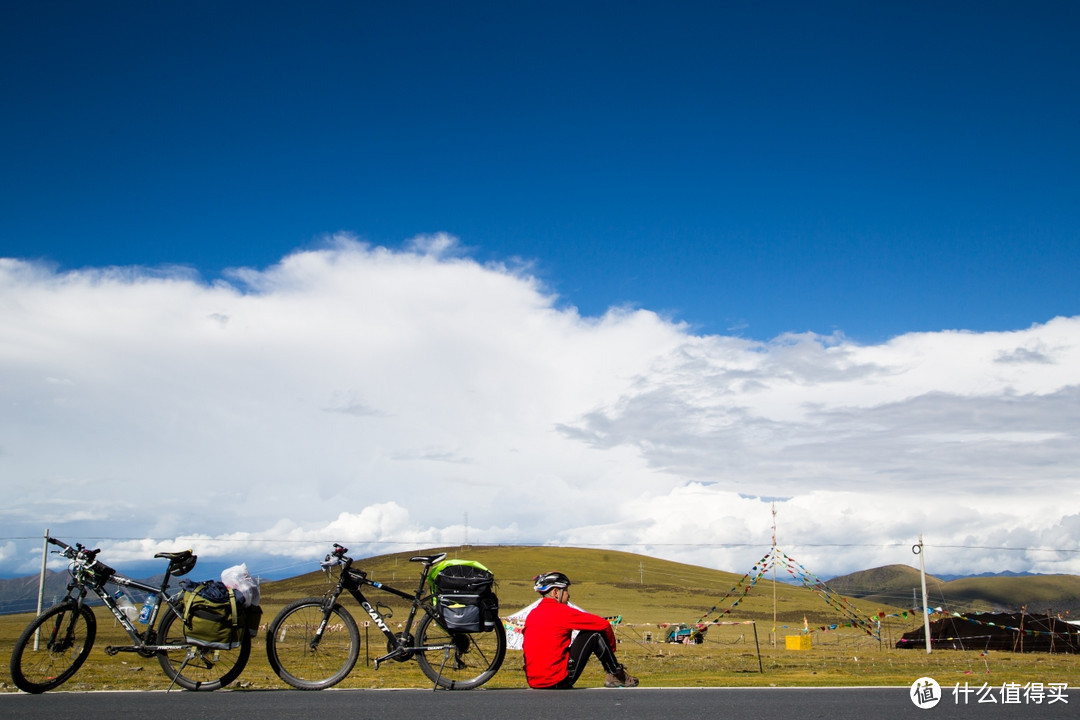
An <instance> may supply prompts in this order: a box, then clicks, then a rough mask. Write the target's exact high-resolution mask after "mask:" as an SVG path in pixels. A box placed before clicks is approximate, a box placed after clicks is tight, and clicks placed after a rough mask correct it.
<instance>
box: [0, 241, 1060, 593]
mask: <svg viewBox="0 0 1080 720" xmlns="http://www.w3.org/2000/svg"><path fill="white" fill-rule="evenodd" d="M0 313H2V315H3V318H4V321H3V323H0V401H2V402H3V403H4V408H5V412H4V413H2V414H0V476H2V478H3V480H2V482H3V487H4V493H5V498H6V502H5V503H4V505H3V507H0V526H2V527H3V528H4V531H3V534H4V535H5V537H2V538H0V542H3V543H6V545H5V546H4V552H3V553H0V572H4V573H18V572H32V571H33V569H34V568H35V566H36V563H38V562H39V559H38V557H36V556H35V553H36V552H37V547H39V544H38V543H36V542H32V541H29V540H22V539H19V538H33V537H39V536H40V534H41V531H42V530H43V529H44V528H45V527H49V528H50V529H52V531H53V532H54V533H55V534H57V535H59V536H61V537H65V539H68V540H70V541H75V540H80V539H82V538H90V537H93V538H130V539H129V540H113V541H109V542H108V543H105V542H103V543H99V544H103V545H105V546H106V547H107V548H108V549H109V550H110V551H111V552H113V553H114V555H112V556H110V557H112V558H113V559H114V560H117V562H120V561H121V559H128V558H130V559H131V560H132V561H134V560H136V559H140V558H146V557H149V556H151V555H152V554H153V552H156V551H158V550H162V549H172V546H173V545H174V544H177V543H179V544H183V545H184V546H188V545H192V546H196V547H197V551H198V552H199V553H200V554H201V555H203V556H221V557H236V558H237V559H238V560H244V559H246V560H247V561H248V563H249V565H251V566H253V567H256V569H257V565H258V563H259V562H265V563H267V564H272V563H273V562H275V560H274V558H279V559H281V558H299V557H313V556H316V555H318V554H319V553H321V552H324V551H325V548H326V547H327V543H328V542H329V541H334V540H339V541H342V542H345V543H347V544H352V545H354V546H358V547H359V548H361V549H363V550H365V551H369V552H380V551H383V550H386V549H409V548H420V547H427V546H431V545H446V544H456V543H459V542H461V541H462V540H463V539H464V538H465V536H466V535H468V537H469V538H470V539H471V540H472V541H473V542H481V543H484V542H489V543H513V542H527V543H537V542H538V543H547V542H553V543H561V544H584V545H601V546H603V545H608V546H618V547H620V548H624V549H630V550H638V551H643V552H648V553H653V554H657V555H662V556H665V557H672V558H675V559H681V560H686V561H689V562H698V563H701V564H704V565H708V566H711V567H719V568H721V569H725V570H732V571H741V570H744V569H747V568H748V567H749V565H750V564H751V563H752V562H753V561H754V560H757V559H758V558H759V557H760V556H761V555H762V554H763V553H764V552H765V551H767V550H768V548H769V545H770V542H771V533H772V527H771V525H772V515H771V509H772V506H773V504H775V505H776V507H777V510H778V514H777V518H778V529H777V532H778V542H779V543H780V545H781V546H783V547H785V548H787V549H788V550H789V552H790V553H792V554H794V555H797V556H798V557H799V559H800V560H801V561H803V562H804V564H806V565H807V566H808V567H811V568H812V569H814V570H815V571H817V572H819V574H822V575H823V576H824V575H829V574H839V573H841V572H846V571H850V570H856V569H861V568H865V567H872V566H875V565H880V564H886V563H891V562H910V561H911V559H912V556H911V553H910V545H911V544H912V543H913V542H914V539H915V537H916V536H917V535H918V533H920V532H922V533H924V534H925V536H926V540H927V544H928V552H929V553H931V554H930V555H929V556H928V557H930V558H932V560H931V563H934V562H936V563H937V565H936V566H935V567H932V568H931V571H933V570H935V569H936V570H937V571H938V572H942V573H945V572H950V573H951V572H969V571H980V570H1001V569H1003V568H1006V567H1008V568H1010V569H1016V570H1037V571H1043V572H1080V555H1078V548H1077V547H1076V542H1075V541H1074V540H1072V539H1071V538H1075V537H1076V534H1075V532H1072V531H1073V530H1075V526H1076V524H1077V516H1075V515H1067V514H1066V512H1065V510H1064V509H1065V508H1069V507H1072V506H1074V504H1075V499H1076V498H1075V494H1076V490H1074V489H1073V488H1075V487H1077V483H1076V480H1077V476H1078V474H1080V450H1077V448H1078V447H1080V444H1078V443H1077V442H1076V440H1077V428H1080V402H1078V401H1080V370H1078V368H1080V319H1078V318H1054V319H1050V320H1049V321H1048V322H1046V323H1044V324H1038V325H1034V326H1032V327H1029V328H1025V329H1019V330H1015V331H1010V332H994V333H972V332H956V331H949V332H940V333H917V334H908V335H903V336H900V337H896V338H894V339H892V340H890V341H888V342H885V343H881V344H878V345H872V346H864V345H858V344H856V343H853V342H851V341H849V340H847V339H846V338H845V337H844V336H843V335H842V334H836V335H833V336H818V335H812V334H806V335H786V336H782V337H778V338H775V339H774V340H772V341H770V342H755V341H751V340H747V339H743V338H738V337H726V336H700V335H695V334H694V333H693V332H692V331H691V330H690V329H689V328H688V327H686V326H684V325H681V324H679V323H677V322H673V321H671V320H669V319H666V318H664V317H662V316H660V315H658V314H656V313H653V312H650V311H648V310H644V309H642V310H627V309H612V310H611V311H609V312H608V313H606V314H605V315H603V316H601V317H583V316H581V315H579V314H578V313H577V312H576V311H575V310H574V309H573V308H565V307H560V305H559V303H558V298H556V297H554V296H553V295H552V294H550V293H549V292H547V291H546V289H545V288H544V286H543V285H542V284H541V283H539V282H538V281H537V280H536V279H535V278H533V277H532V276H530V275H529V274H528V272H527V270H526V269H524V268H523V267H516V268H510V267H506V266H498V265H481V264H479V263H477V262H475V261H473V260H472V259H470V257H469V255H468V253H467V251H465V250H464V249H463V248H461V247H460V246H459V245H458V243H457V241H456V240H455V239H454V238H452V237H450V236H447V235H437V236H425V237H421V238H416V239H414V240H413V241H412V242H410V243H409V244H408V245H407V247H406V249H405V250H401V251H394V250H389V249H386V248H381V247H373V246H369V245H366V244H363V243H360V242H358V241H356V240H355V239H353V238H350V237H346V236H341V237H335V238H332V239H330V240H329V241H328V242H327V243H326V246H325V247H323V248H321V249H318V250H310V251H305V252H297V253H295V254H293V255H290V256H288V257H286V258H284V259H283V260H282V261H281V262H279V263H278V264H276V265H274V266H272V267H269V268H265V269H254V268H241V269H237V270H234V271H232V272H230V273H229V274H228V275H227V278H226V280H224V281H218V282H212V283H207V282H203V281H202V280H200V279H199V278H198V277H197V276H196V275H195V274H194V273H192V272H191V271H190V270H183V269H176V268H167V269H156V270H153V271H147V270H144V269H139V268H111V269H93V270H84V271H76V272H64V273H60V272H57V271H55V270H54V269H52V268H49V267H47V266H43V265H40V264H36V263H29V262H24V261H20V260H15V259H6V260H0ZM466 514H467V516H468V522H467V524H466V521H465V519H464V518H465V516H466ZM12 543H15V546H16V547H17V548H18V551H16V550H15V549H13V548H12V547H11V544H12ZM935 545H936V546H937V548H938V550H937V551H935V550H934V547H935ZM997 548H1007V549H1005V550H1001V549H997Z"/></svg>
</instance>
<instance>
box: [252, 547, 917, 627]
mask: <svg viewBox="0 0 1080 720" xmlns="http://www.w3.org/2000/svg"><path fill="white" fill-rule="evenodd" d="M423 552H425V553H427V552H431V553H434V552H447V553H448V555H449V557H462V558H467V559H470V560H476V561H478V562H481V563H483V564H484V565H486V566H487V567H488V568H489V569H490V570H491V571H492V572H493V573H495V577H496V579H497V582H498V587H497V592H498V595H499V600H500V606H501V608H502V612H503V614H510V613H512V612H514V611H515V610H517V609H518V608H522V607H525V606H526V605H528V604H529V603H531V602H533V601H534V600H536V598H537V595H536V593H535V592H534V591H533V589H532V578H533V577H534V576H536V575H538V574H540V573H542V572H547V571H550V570H560V571H562V572H564V573H566V574H567V575H568V576H569V577H570V579H571V580H572V581H573V583H574V584H573V586H572V588H571V600H572V601H573V602H574V603H575V604H577V605H580V606H581V607H583V608H585V609H586V610H588V611H590V612H593V613H596V614H598V615H604V616H614V615H621V616H622V618H623V622H625V623H682V622H685V623H692V622H696V621H698V620H700V619H702V618H703V617H704V618H706V619H715V617H716V616H717V614H718V613H719V612H721V611H723V610H725V609H730V608H731V606H732V604H733V603H734V601H735V600H736V599H738V597H739V594H741V592H740V593H739V594H737V595H734V596H732V597H731V598H729V599H728V600H727V601H726V602H724V603H723V604H722V605H721V607H720V608H718V609H716V610H714V607H715V606H716V605H717V604H718V603H720V601H721V599H722V598H723V597H724V595H725V594H726V593H727V592H729V591H730V590H732V589H733V588H734V587H735V585H736V583H737V582H738V581H739V579H740V578H741V577H742V576H741V575H736V574H734V573H730V572H722V571H719V570H709V569H707V568H702V567H699V566H696V565H686V564H683V563H677V562H671V561H667V560H658V559H656V558H652V557H647V556H645V555H636V554H633V553H627V552H619V551H615V550H595V549H582V548H557V547H522V546H500V547H491V546H485V547H472V548H461V547H450V548H436V549H432V550H430V551H429V550H425V551H423ZM413 554H414V553H398V554H392V555H381V556H378V557H374V558H366V559H363V560H357V561H356V563H355V565H354V566H355V567H359V568H361V569H363V570H365V571H367V572H368V576H369V577H371V578H372V579H375V580H379V581H380V582H385V583H388V584H391V585H394V586H395V587H398V588H400V589H402V590H412V589H413V588H415V586H416V582H417V580H418V578H419V570H420V566H419V565H418V564H415V563H410V562H409V557H410V556H412V555H413ZM328 588H329V585H328V581H327V579H326V577H325V575H324V574H323V573H322V572H321V571H316V572H313V573H308V574H305V575H301V576H299V577H295V578H291V579H288V580H279V581H275V582H266V583H264V584H263V586H262V595H263V604H264V605H267V604H271V605H284V604H286V603H287V602H290V601H291V600H294V599H296V598H299V597H304V596H307V595H319V594H322V593H323V592H325V591H326V590H327V589H328ZM365 594H368V593H365ZM368 597H369V599H370V600H373V601H374V600H380V601H382V602H384V603H386V604H387V605H388V606H390V607H392V608H394V609H395V610H396V609H398V608H404V607H405V604H404V603H403V602H400V601H396V600H395V599H393V598H392V597H391V596H388V595H386V594H385V593H380V592H377V591H376V592H371V593H370V594H368ZM349 602H350V603H351V602H352V601H351V600H350V601H349ZM856 605H857V607H858V608H859V610H860V611H863V612H864V613H865V614H867V615H868V614H871V613H874V612H877V611H878V610H883V611H885V612H892V611H895V610H896V609H897V608H896V607H893V606H891V605H882V604H881V603H878V602H876V601H869V602H866V603H860V602H857V603H856ZM864 605H865V607H864ZM900 605H901V606H905V607H906V604H905V603H900ZM710 611H712V612H711V613H710ZM776 612H777V620H778V622H785V623H787V622H791V623H799V624H800V625H801V624H802V622H803V620H804V618H805V619H806V621H807V622H809V623H811V624H815V625H822V624H825V625H828V624H832V623H836V622H837V621H838V616H837V615H836V613H835V611H833V609H832V608H831V607H830V606H829V605H828V604H827V603H826V602H825V601H823V600H822V599H821V598H819V597H818V596H816V595H815V594H814V593H812V592H810V591H809V590H807V589H805V588H803V587H801V586H792V585H788V584H784V583H777V584H776ZM729 615H730V616H731V617H734V618H738V619H744V620H747V619H754V620H766V619H768V620H769V621H770V622H771V621H772V617H773V584H772V582H771V581H769V580H766V579H762V580H761V581H760V582H759V583H758V584H757V586H756V587H755V588H754V589H753V590H752V591H751V592H750V593H749V594H748V595H747V596H746V597H745V598H744V599H742V600H741V601H740V602H739V603H738V606H737V607H736V608H735V609H734V610H733V611H732V613H730V614H729Z"/></svg>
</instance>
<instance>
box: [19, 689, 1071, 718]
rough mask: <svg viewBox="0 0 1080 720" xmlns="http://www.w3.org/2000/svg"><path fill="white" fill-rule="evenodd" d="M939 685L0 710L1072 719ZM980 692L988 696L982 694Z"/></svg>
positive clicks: (84, 702) (406, 695) (330, 696)
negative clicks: (932, 690) (922, 701)
mask: <svg viewBox="0 0 1080 720" xmlns="http://www.w3.org/2000/svg"><path fill="white" fill-rule="evenodd" d="M978 699H979V698H977V697H976V696H974V695H971V696H970V697H969V698H968V702H967V704H964V702H963V700H962V699H961V700H960V702H956V701H955V699H954V698H953V697H952V696H951V694H950V693H948V692H946V693H943V696H942V697H941V698H940V700H939V702H938V704H937V705H936V706H935V707H931V708H925V709H924V708H920V707H918V706H916V705H915V704H914V702H913V701H912V699H911V697H910V694H909V689H908V688H691V689H688V688H635V689H621V690H605V689H601V688H589V689H577V690H516V689H515V690H483V689H480V690H472V691H464V692H462V691H458V692H447V691H439V692H434V691H431V690H324V691H322V692H303V691H299V690H251V691H248V690H223V691H219V692H214V693H196V692H183V691H173V692H170V693H165V692H89V693H85V692H57V691H54V692H51V693H45V694H44V695H25V694H22V693H3V694H0V718H2V719H3V720H24V719H27V720H30V719H42V720H44V719H45V718H48V719H49V720H56V718H70V717H78V718H80V720H83V719H85V720H116V718H136V717H137V718H139V720H174V719H175V720H192V719H193V718H230V720H276V719H277V718H305V719H311V718H316V719H317V720H331V719H333V718H342V720H374V719H376V718H385V719H386V720H402V719H403V718H417V720H432V719H436V720H478V719H486V718H498V719H499V720H560V719H561V718H584V719H587V720H605V719H606V718H618V719H619V720H681V719H683V718H732V719H733V720H811V719H813V718H827V719H828V720H866V719H867V718H871V719H872V720H879V719H882V718H885V719H888V720H892V719H893V718H899V719H903V718H923V719H924V720H929V719H930V718H933V719H935V720H944V719H945V718H971V719H973V720H974V719H975V718H987V719H988V720H1004V719H1005V718H1010V719H1011V718H1017V719H1019V718H1024V720H1042V718H1065V717H1069V718H1075V717H1077V706H1078V705H1080V693H1077V694H1076V697H1068V696H1067V695H1066V698H1065V699H1066V700H1068V702H1062V701H1060V700H1059V701H1057V702H1054V703H1052V704H1048V703H1047V702H1046V701H1045V700H1044V702H1043V703H1041V704H1034V703H1031V702H1027V703H1025V702H1024V701H1023V699H1022V698H1021V700H1020V702H1011V701H1010V702H1005V703H1003V702H1001V697H1000V696H998V697H997V702H995V703H988V702H982V703H980V702H978ZM984 699H985V698H984Z"/></svg>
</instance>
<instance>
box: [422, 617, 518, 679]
mask: <svg viewBox="0 0 1080 720" xmlns="http://www.w3.org/2000/svg"><path fill="white" fill-rule="evenodd" d="M416 644H417V646H418V647H421V648H427V647H431V648H437V647H443V648H445V647H446V646H447V645H453V646H454V650H453V656H452V657H450V656H449V655H448V654H447V652H446V650H442V649H431V650H426V651H425V650H421V651H419V652H417V653H416V661H417V662H418V663H419V664H420V669H421V670H423V671H424V674H425V675H427V676H428V678H429V679H430V680H431V681H432V682H433V683H435V684H437V685H438V686H440V687H443V688H446V689H447V690H471V689H472V688H476V687H480V686H481V685H483V684H484V683H486V682H487V681H488V680H490V679H491V678H493V677H494V676H495V673H497V672H498V671H499V668H500V667H502V663H503V658H504V657H506V630H505V629H503V626H502V623H498V624H497V625H496V626H495V628H494V629H492V630H489V631H488V632H480V633H459V632H450V631H448V630H446V629H445V628H444V627H442V626H441V625H439V623H438V622H437V621H436V620H435V617H434V616H433V615H429V614H427V613H424V617H423V618H421V619H420V625H419V626H418V627H417V629H416Z"/></svg>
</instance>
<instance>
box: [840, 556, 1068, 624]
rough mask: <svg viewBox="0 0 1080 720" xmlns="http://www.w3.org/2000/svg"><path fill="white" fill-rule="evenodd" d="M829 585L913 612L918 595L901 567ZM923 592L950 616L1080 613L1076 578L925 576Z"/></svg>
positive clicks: (913, 578) (914, 576)
mask: <svg viewBox="0 0 1080 720" xmlns="http://www.w3.org/2000/svg"><path fill="white" fill-rule="evenodd" d="M829 586H830V587H832V588H833V589H834V590H836V591H837V592H839V593H843V594H844V595H849V596H851V597H854V598H859V600H860V602H867V603H877V602H881V603H886V604H892V605H905V606H906V605H909V604H910V605H911V606H912V607H916V606H917V605H918V603H919V602H921V596H922V595H921V594H922V590H921V588H920V578H919V571H918V570H916V569H914V568H911V567H908V566H906V565H886V566H884V567H879V568H874V569H872V570H863V571H861V572H856V573H851V574H850V575H844V576H842V577H837V578H833V579H832V580H829ZM913 589H914V590H915V591H916V596H915V598H913V596H912V590H913ZM926 591H927V596H928V598H929V601H930V605H931V606H932V607H945V608H946V609H951V610H953V611H955V612H989V611H1019V610H1020V609H1021V608H1022V607H1027V608H1028V610H1029V611H1030V612H1040V613H1043V612H1047V611H1050V612H1052V613H1053V614H1057V613H1061V614H1064V613H1065V612H1068V613H1069V614H1070V615H1076V614H1078V613H1080V577H1077V576H1075V575H1022V576H1015V577H1007V576H1006V577H1003V576H991V577H971V578H960V579H957V580H950V581H948V582H945V581H944V580H940V579H939V578H936V577H933V576H931V575H927V576H926Z"/></svg>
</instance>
